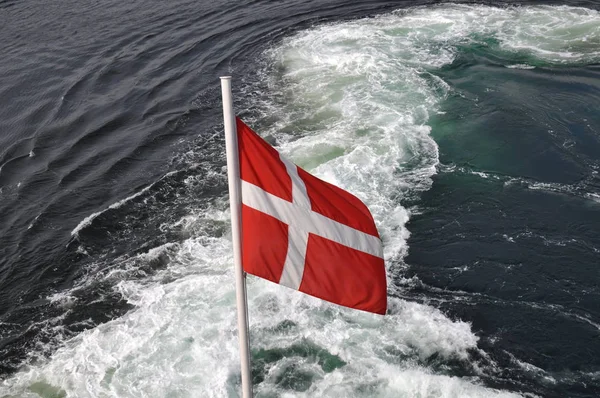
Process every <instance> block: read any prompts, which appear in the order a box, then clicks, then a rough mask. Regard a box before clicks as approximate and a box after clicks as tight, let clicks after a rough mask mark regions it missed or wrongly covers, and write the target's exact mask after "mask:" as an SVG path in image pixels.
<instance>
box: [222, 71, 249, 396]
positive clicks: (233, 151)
mask: <svg viewBox="0 0 600 398" xmlns="http://www.w3.org/2000/svg"><path fill="white" fill-rule="evenodd" d="M221 93H222V95H223V122H224V125H225V148H226V152H227V176H228V179H229V204H230V206H231V234H232V240H233V260H234V263H235V288H236V298H237V313H238V335H239V340H240V360H241V365H242V397H243V398H252V379H251V375H250V343H249V340H248V302H247V298H246V273H245V272H244V270H243V268H242V234H241V232H242V216H241V211H242V197H241V183H240V181H241V180H240V160H239V153H238V140H237V131H236V127H235V114H234V113H233V100H232V96H231V76H223V77H221Z"/></svg>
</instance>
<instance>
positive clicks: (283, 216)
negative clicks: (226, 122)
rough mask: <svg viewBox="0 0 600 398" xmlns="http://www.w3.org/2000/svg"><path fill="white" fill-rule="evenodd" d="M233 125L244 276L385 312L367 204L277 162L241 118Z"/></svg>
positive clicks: (381, 269) (378, 249)
mask: <svg viewBox="0 0 600 398" xmlns="http://www.w3.org/2000/svg"><path fill="white" fill-rule="evenodd" d="M236 125H237V138H238V151H239V160H240V163H239V164H240V178H241V197H242V265H243V268H244V271H246V272H247V273H249V274H252V275H256V276H258V277H261V278H265V279H268V280H270V281H272V282H275V283H278V284H281V285H284V286H287V287H289V288H292V289H295V290H299V291H301V292H304V293H306V294H309V295H311V296H315V297H318V298H320V299H323V300H327V301H330V302H332V303H336V304H339V305H343V306H346V307H351V308H356V309H360V310H364V311H369V312H374V313H377V314H385V312H386V309H387V287H386V274H385V265H384V261H383V249H382V244H381V240H380V238H379V233H378V232H377V228H376V227H375V222H374V220H373V217H372V216H371V213H370V212H369V210H368V209H367V207H366V206H365V204H364V203H362V202H361V201H360V200H359V199H358V198H356V197H355V196H353V195H352V194H350V193H348V192H346V191H344V190H343V189H341V188H338V187H336V186H334V185H332V184H329V183H327V182H325V181H322V180H320V179H318V178H317V177H315V176H313V175H311V174H309V173H307V172H306V171H304V170H303V169H301V168H300V167H298V166H296V165H295V164H293V163H291V162H290V161H289V160H287V159H285V158H284V157H282V156H280V154H279V153H278V152H277V150H275V148H273V147H272V146H271V145H269V144H268V143H267V142H266V141H264V140H263V139H262V138H261V137H259V136H258V134H256V133H255V132H254V131H252V130H251V129H250V127H248V126H247V125H246V124H244V122H242V121H241V120H240V119H239V118H237V119H236Z"/></svg>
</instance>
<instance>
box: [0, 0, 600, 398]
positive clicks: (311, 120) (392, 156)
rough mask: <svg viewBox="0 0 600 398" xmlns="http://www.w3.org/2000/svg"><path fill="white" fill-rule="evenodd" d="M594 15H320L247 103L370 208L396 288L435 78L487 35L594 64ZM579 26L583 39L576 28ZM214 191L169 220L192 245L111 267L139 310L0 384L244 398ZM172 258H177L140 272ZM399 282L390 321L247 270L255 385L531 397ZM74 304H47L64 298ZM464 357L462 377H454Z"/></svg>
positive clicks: (258, 120)
mask: <svg viewBox="0 0 600 398" xmlns="http://www.w3.org/2000/svg"><path fill="white" fill-rule="evenodd" d="M599 21H600V16H599V15H598V13H597V12H595V11H591V10H585V9H580V8H569V7H562V6H561V7H550V6H536V7H517V8H495V7H488V6H472V5H443V6H436V7H418V8H410V9H406V10H401V11H398V12H393V13H391V14H387V15H382V16H378V17H375V18H369V19H360V20H353V21H349V22H343V23H329V24H324V25H318V26H315V27H311V28H307V29H304V30H302V31H299V32H297V33H295V34H293V35H290V36H287V37H284V38H282V39H281V40H280V41H277V42H275V43H273V45H272V46H271V48H270V49H268V50H267V51H266V52H265V53H264V54H263V55H262V61H263V63H264V67H263V68H262V69H261V70H260V71H259V74H258V77H259V78H260V79H261V81H256V80H253V79H252V78H248V79H247V82H246V84H245V86H244V88H243V89H242V91H243V92H244V93H245V97H244V102H245V103H247V104H249V105H247V106H246V107H245V108H244V109H243V111H242V114H244V116H245V118H246V119H247V120H248V121H249V122H250V123H251V124H252V125H253V127H255V128H256V130H258V131H260V132H261V133H262V134H263V135H269V136H271V137H272V138H274V139H275V141H276V142H277V143H278V149H279V150H280V151H281V152H283V153H284V154H285V155H287V156H289V157H291V158H292V159H293V160H295V161H296V162H297V163H298V164H299V165H301V166H303V167H304V168H306V169H308V170H309V171H311V172H313V173H315V174H316V175H318V176H319V177H321V178H323V179H325V180H327V181H330V182H332V183H334V184H337V185H339V186H341V187H343V188H345V189H348V190H350V191H351V192H353V193H354V194H356V195H357V196H358V197H360V198H361V199H363V200H364V201H365V202H366V203H367V204H368V206H369V207H370V208H371V210H372V211H373V213H374V215H375V218H376V220H377V223H378V228H379V229H380V231H381V232H382V236H383V239H384V242H385V256H386V260H387V264H388V273H389V276H390V279H391V280H393V279H394V278H398V277H400V276H401V275H402V270H403V269H404V268H405V266H406V265H405V264H404V262H403V259H404V257H405V255H406V253H407V251H408V245H407V239H408V237H409V235H410V233H409V231H408V229H407V228H406V223H407V221H408V220H409V218H410V214H411V211H410V210H408V209H406V208H405V207H403V206H402V203H403V202H404V201H407V200H410V199H411V198H418V196H419V194H420V193H422V192H423V191H424V190H427V189H428V188H429V187H430V185H431V177H432V176H433V175H434V174H435V173H436V170H437V169H436V168H437V167H438V165H439V160H438V156H439V154H438V148H437V145H436V144H435V142H434V141H433V140H432V138H431V137H430V136H429V132H430V127H429V126H428V124H427V123H428V120H429V116H430V115H431V114H432V113H435V112H437V111H438V105H439V104H440V103H441V102H442V101H444V100H445V99H446V98H447V96H448V95H449V93H450V92H451V90H452V89H451V87H449V86H448V85H447V84H446V83H445V82H443V81H441V80H440V79H439V78H436V77H435V76H434V75H432V74H431V73H430V71H431V70H432V69H436V68H441V67H443V66H445V65H449V64H451V63H452V62H453V61H454V59H455V57H456V54H457V53H458V52H459V46H460V45H462V44H464V43H469V42H473V41H477V40H480V38H481V37H487V38H490V37H492V38H495V39H496V40H497V41H498V43H499V44H498V46H499V48H500V49H502V51H508V52H512V53H526V54H528V55H529V56H531V57H533V58H534V61H536V60H537V61H536V62H547V63H555V64H568V63H579V62H588V61H590V60H597V59H598V58H599V57H600V53H598V50H597V48H598V46H597V45H596V44H595V43H597V40H598V37H600V36H599V35H600V33H599V32H598V28H597V27H598V26H600V25H599V24H598V23H597V22H599ZM568 26H576V27H577V29H576V32H575V33H570V34H568V35H567V34H564V32H563V30H564V28H566V27H568ZM561 32H562V33H561ZM584 39H585V40H584ZM567 48H569V49H570V50H568V51H567ZM240 102H241V101H240ZM186 156H187V155H186ZM218 178H221V179H224V175H223V174H219V175H218ZM193 180H194V179H193V176H191V177H190V180H189V181H188V180H186V183H190V184H192V183H194V181H193ZM153 185H154V184H152V185H150V186H147V187H146V188H144V189H142V190H141V191H139V192H137V193H136V194H134V195H132V196H130V197H128V198H125V199H123V200H121V201H119V202H116V203H114V204H113V205H111V206H109V207H108V209H118V208H120V207H121V206H123V204H124V203H127V202H128V201H131V200H134V199H136V198H139V197H140V195H142V194H143V193H148V192H149V190H152V188H153ZM213 199H214V198H212V199H211V200H210V201H207V202H206V208H204V209H202V211H194V210H193V209H191V208H190V209H188V211H187V214H185V215H184V216H182V217H179V218H178V219H177V220H173V221H171V223H170V225H167V226H165V225H160V226H159V228H169V227H174V226H177V227H178V228H184V229H187V230H189V231H190V235H191V236H190V237H188V238H186V239H184V240H182V241H181V242H177V244H171V245H165V246H160V247H158V248H154V249H149V250H148V251H146V252H145V253H141V254H138V255H136V256H134V259H133V260H132V259H131V258H128V259H127V261H125V262H121V263H116V262H115V263H114V264H112V265H114V267H109V268H107V270H108V269H110V270H111V271H110V272H122V271H123V270H126V271H133V272H132V273H131V274H128V273H127V272H122V274H123V275H121V276H120V277H118V278H112V279H111V281H112V283H113V285H112V289H113V290H114V292H117V293H118V294H119V295H120V296H121V297H123V299H124V300H125V301H126V302H127V303H128V304H129V305H131V306H132V308H133V309H132V310H130V311H128V312H127V313H125V314H124V315H122V316H120V317H118V318H116V319H113V320H111V321H108V322H106V323H103V324H101V325H97V326H96V327H94V328H92V329H89V330H86V331H84V332H82V333H80V334H78V335H77V336H75V337H73V338H71V339H69V340H67V341H65V342H64V344H63V346H62V347H61V348H59V349H57V350H56V352H54V354H53V355H52V357H51V358H50V359H49V360H47V361H42V362H41V363H37V364H32V365H31V366H30V367H28V368H26V369H24V370H23V371H21V372H19V373H17V374H15V375H13V376H11V377H10V378H8V379H6V380H4V381H3V383H2V384H1V385H0V394H4V395H6V394H11V395H19V396H24V397H33V396H36V394H37V393H36V391H40V389H45V391H52V392H54V393H55V395H58V396H60V395H61V394H63V395H66V396H77V397H86V396H90V397H92V396H103V395H111V396H123V397H127V396H135V397H140V396H167V395H173V396H219V397H222V396H235V394H236V392H235V391H236V390H237V388H238V387H239V378H240V375H239V370H238V366H239V365H238V363H239V361H238V353H237V338H236V318H235V311H234V310H233V308H234V305H235V294H234V290H233V280H234V278H233V269H232V268H233V267H232V266H231V264H232V256H231V242H230V241H229V238H228V230H227V227H226V225H227V222H228V217H229V213H228V211H227V205H226V196H225V195H223V194H222V192H220V193H219V195H218V198H216V199H214V200H213ZM176 200H177V201H178V202H177V203H178V204H181V203H184V204H185V203H189V202H186V200H188V199H186V198H180V197H177V198H176ZM174 201H175V200H174ZM106 210H107V209H105V210H103V211H101V212H97V213H93V214H91V215H90V216H88V217H86V218H85V219H84V220H83V221H81V222H80V223H79V225H78V226H77V227H76V228H75V229H74V230H73V231H72V233H71V235H72V236H73V237H78V236H79V234H80V232H81V231H82V230H83V229H85V228H87V227H89V226H90V225H93V223H94V220H95V219H97V217H98V216H99V215H100V214H102V213H103V212H105V211H106ZM161 256H166V257H167V260H166V261H165V263H166V265H165V266H163V267H161V268H160V269H157V270H156V272H152V273H148V274H144V275H142V276H141V277H140V276H139V275H136V277H133V276H131V275H133V274H135V270H137V269H141V268H143V266H144V264H145V263H147V262H151V261H155V260H156V259H157V258H158V257H161ZM128 267H129V268H128ZM401 289H402V286H401V285H400V286H391V287H390V294H391V296H392V297H390V314H389V315H388V316H386V317H377V316H373V315H370V314H366V313H362V312H356V311H352V310H348V309H345V308H340V307H336V306H333V305H331V304H329V303H325V302H322V301H319V300H317V299H314V298H312V297H309V296H304V295H301V294H298V293H296V292H292V291H289V290H288V289H283V288H281V287H279V286H276V285H273V284H270V283H268V282H266V281H263V280H259V279H254V278H250V280H249V285H248V296H249V301H250V305H249V307H250V314H249V316H250V322H251V324H250V335H251V344H252V349H253V361H254V362H253V363H254V365H253V366H254V368H253V369H254V370H255V373H256V376H255V377H256V378H257V379H258V380H260V382H259V383H258V384H257V385H256V392H257V393H258V394H264V395H265V396H271V395H274V396H277V395H284V394H289V393H293V394H294V395H295V396H311V397H312V396H357V397H359V396H365V397H367V396H375V395H378V396H398V395H405V396H422V397H435V396H440V395H444V396H448V397H483V396H497V397H513V396H519V394H518V393H514V392H508V391H502V390H499V389H493V388H489V387H486V386H484V385H482V381H481V380H482V378H483V377H484V376H486V375H487V374H488V373H487V372H488V371H487V370H486V369H485V367H483V368H482V367H481V366H480V365H481V363H480V362H481V361H480V359H479V358H480V357H485V355H486V354H485V352H483V351H482V350H481V349H479V348H478V345H479V337H478V336H477V335H476V334H475V333H474V331H473V330H472V328H471V325H470V324H468V323H466V322H463V321H461V320H454V319H451V318H449V317H448V316H447V315H445V314H444V313H443V312H441V311H440V310H438V309H436V308H435V307H434V306H432V305H428V304H426V303H415V302H411V301H408V300H406V299H403V298H401V297H398V296H399V293H401ZM65 297H67V296H62V295H59V296H52V299H53V300H54V301H59V302H64V303H65V305H69V300H70V299H68V298H65ZM456 363H458V365H456ZM486 363H487V364H489V361H488V362H486ZM492 365H493V364H492ZM492 365H490V366H492ZM452 366H458V367H460V369H461V374H462V375H465V376H467V377H458V376H451V375H449V374H446V372H447V369H451V368H452ZM520 366H521V367H526V365H525V364H523V363H521V365H520ZM445 369H446V370H445ZM534 370H535V369H534ZM523 394H526V393H523ZM528 395H529V396H533V395H532V394H530V393H529V394H528Z"/></svg>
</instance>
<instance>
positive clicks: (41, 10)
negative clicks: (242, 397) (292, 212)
mask: <svg viewBox="0 0 600 398" xmlns="http://www.w3.org/2000/svg"><path fill="white" fill-rule="evenodd" d="M0 54H1V56H0V397H2V398H8V397H11V398H13V397H25V398H40V397H44V398H50V397H53V398H60V397H76V398H80V397H81V398H83V397H172V398H174V397H236V396H238V391H239V383H240V371H239V357H238V345H237V344H238V343H237V334H236V312H235V292H234V276H233V266H232V254H231V240H230V234H229V233H230V227H229V211H228V203H227V190H226V189H227V184H226V175H225V171H224V165H225V156H224V137H223V133H222V115H221V99H220V83H219V79H218V78H219V76H221V75H227V74H230V75H232V76H233V88H234V97H235V108H236V110H237V112H238V114H239V115H240V116H241V117H242V118H243V119H244V120H245V121H246V122H247V123H248V124H250V125H251V126H252V127H253V128H254V129H255V130H256V131H258V132H259V133H260V134H261V135H262V136H264V137H267V138H268V139H269V140H270V142H272V143H274V144H275V145H276V146H277V148H278V150H280V151H281V152H282V153H283V154H285V155H286V156H288V157H289V158H291V159H292V160H294V161H295V162H296V163H298V164H299V165H300V166H302V167H304V168H305V169H307V170H308V171H310V172H312V173H314V174H316V175H317V176H319V177H321V178H323V179H325V180H327V181H329V182H332V183H334V184H337V185H339V186H341V187H342V188H345V189H347V190H349V191H351V192H352V193H354V194H355V195H357V196H358V197H360V198H361V199H363V200H364V201H365V202H366V203H367V205H368V206H369V207H370V209H371V210H372V212H373V214H374V216H375V219H376V222H377V226H378V228H379V230H380V232H381V234H382V237H383V240H384V245H385V257H386V266H387V273H388V281H389V291H388V295H389V307H390V308H389V314H388V315H387V316H385V317H381V316H377V315H371V314H367V313H363V312H360V311H352V310H349V309H346V308H342V307H338V306H335V305H332V304H329V303H326V302H322V301H319V300H317V299H314V298H311V297H309V296H305V295H302V294H300V293H297V292H294V291H291V290H289V289H286V288H284V287H281V286H277V285H275V284H271V283H269V282H267V281H264V280H259V279H257V278H254V277H250V278H249V285H248V295H249V312H250V314H249V319H250V336H251V349H252V373H253V380H254V391H255V394H256V396H257V397H406V398H416V397H419V398H436V397H440V398H442V397H444V398H450V397H457V398H464V397H498V398H499V397H530V398H531V397H598V396H600V268H599V267H600V232H599V231H600V176H599V174H598V173H599V171H600V1H570V2H564V1H563V2H561V1H552V2H533V1H532V2H520V3H518V2H510V3H508V2H497V1H496V2H478V3H473V2H469V3H465V4H455V3H445V2H430V1H416V2H415V1H349V0H334V1H324V0H307V1H291V0H283V1H267V0H250V1H249V0H243V1H236V2H226V1H222V0H216V1H210V2H208V1H192V0H173V1H168V2H167V1H150V0H146V1H140V0H132V1H127V2H123V1H116V0H104V1H98V0H63V1H60V2H51V1H46V0H0Z"/></svg>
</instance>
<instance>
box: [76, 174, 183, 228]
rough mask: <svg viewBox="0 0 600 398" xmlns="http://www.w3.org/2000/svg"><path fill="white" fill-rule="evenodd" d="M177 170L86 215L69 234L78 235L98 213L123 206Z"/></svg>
mask: <svg viewBox="0 0 600 398" xmlns="http://www.w3.org/2000/svg"><path fill="white" fill-rule="evenodd" d="M176 172H177V171H171V172H169V173H167V174H165V175H164V176H162V177H161V178H160V179H159V180H157V181H156V182H153V183H152V184H150V185H148V186H147V187H144V188H143V189H141V190H140V191H139V192H136V193H134V194H133V195H131V196H128V197H126V198H125V199H122V200H119V201H118V202H115V203H113V204H111V205H110V206H108V207H107V208H106V209H104V210H101V211H98V212H96V213H92V214H90V215H89V216H87V217H86V218H84V219H83V220H82V221H81V222H80V223H79V224H77V226H76V227H75V228H74V229H73V230H72V231H71V236H73V237H78V236H79V232H80V231H81V230H82V229H84V228H86V227H88V226H90V225H91V224H92V221H94V219H95V218H96V217H98V216H99V215H100V214H102V213H104V212H106V211H108V210H114V209H118V208H119V207H121V206H123V205H124V204H125V203H127V202H129V201H131V200H133V199H135V198H137V197H138V196H141V195H143V194H144V193H145V192H147V191H148V190H149V189H150V188H152V187H153V186H154V185H155V184H157V183H158V182H159V181H161V180H163V179H164V178H165V177H168V176H170V175H172V174H174V173H176Z"/></svg>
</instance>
